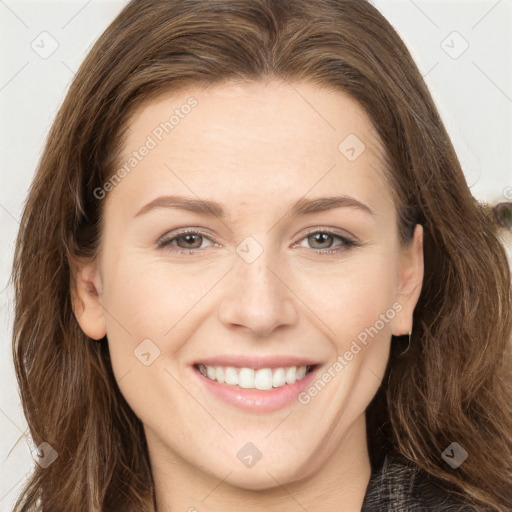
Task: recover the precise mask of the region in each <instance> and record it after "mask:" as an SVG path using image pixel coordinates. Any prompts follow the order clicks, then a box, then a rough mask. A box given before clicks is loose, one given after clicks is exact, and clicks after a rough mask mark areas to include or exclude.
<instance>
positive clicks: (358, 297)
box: [297, 251, 397, 343]
mask: <svg viewBox="0 0 512 512" xmlns="http://www.w3.org/2000/svg"><path fill="white" fill-rule="evenodd" d="M395 265H396V264H395V260H394V259H393V257H392V255H391V254H390V253H389V252H385V251H373V252H371V251H368V252H367V253H365V254H364V255H363V254H362V253H361V257H353V258H351V259H348V258H347V260H346V261H343V262H340V263H339V265H332V266H329V267H324V268H325V269H327V270H326V271H323V272H321V273H320V272H318V271H316V270H311V269H310V270H309V271H302V272H297V275H300V277H299V278H298V281H299V282H300V283H301V285H300V288H299V290H300V291H299V293H298V294H300V296H301V298H303V301H304V303H305V305H306V306H308V308H309V309H311V310H312V311H314V313H316V314H317V316H318V318H319V319H321V320H322V321H323V323H324V324H325V325H326V327H328V328H329V329H328V331H326V332H329V333H330V334H329V337H330V338H332V337H333V336H334V337H336V338H337V339H339V340H340V343H343V341H342V340H345V341H346V340H347V339H352V338H353V337H356V336H357V335H358V334H359V332H361V331H362V330H364V329H365V328H366V327H370V326H373V325H374V324H375V322H376V321H377V320H378V319H379V318H380V315H381V314H386V312H387V311H388V310H389V309H390V308H392V305H393V303H394V301H395V296H396V294H395V290H396V283H397V281H396V268H395ZM379 325H380V324H379ZM386 329H388V324H386ZM386 329H384V330H386Z"/></svg>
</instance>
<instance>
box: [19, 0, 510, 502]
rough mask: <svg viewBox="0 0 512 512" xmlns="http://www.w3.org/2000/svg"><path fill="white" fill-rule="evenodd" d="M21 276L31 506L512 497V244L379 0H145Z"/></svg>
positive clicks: (81, 95)
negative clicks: (34, 451)
mask: <svg viewBox="0 0 512 512" xmlns="http://www.w3.org/2000/svg"><path fill="white" fill-rule="evenodd" d="M317 244H318V245H317ZM14 282H15V286H16V316H15V324H14V351H15V362H16V369H17V375H18V379H19V384H20V388H21V394H22V400H23V404H24V409H25V414H26V416H27V420H28V422H29V426H30V429H31V434H32V436H33V439H34V442H35V443H36V445H38V446H39V447H40V450H39V455H40V459H41V460H39V465H38V467H36V470H35V472H34V475H33V477H32V480H31V481H30V482H29V483H28V485H27V486H26V489H25V491H24V493H23V494H22V495H21V496H20V499H19V502H18V505H17V510H19V511H22V510H23V511H28V510H44V511H52V512H57V511H69V510H73V511H75V510H77V511H78V510H84V511H111V510H112V511H114V510H116V511H117V510H119V511H141V510H142V511H153V510H158V511H160V512H163V511H170V510H172V511H174V510H191V511H192V510H199V511H203V510H210V511H217V510H240V509H243V510H246V511H247V510H262V509H265V510H279V511H288V510H298V509H304V510H311V511H313V510H322V511H328V512H330V511H334V510H336V511H338V510H346V511H352V510H429V509H430V510H497V511H505V510H510V509H511V508H510V505H511V503H512V468H511V461H512V442H511V434H512V414H511V400H510V398H511V376H510V338H511V323H512V318H511V286H510V270H509V267H508V262H507V258H506V254H505V251H504V248H503V246H502V245H501V244H500V241H499V238H498V235H497V232H496V227H495V225H494V224H493V220H492V215H491V212H490V209H489V207H488V206H486V205H481V204H479V203H478V202H477V201H476V200H475V199H474V198H473V197H472V196H471V193H470V191H469V189H468V187H467V184H466V182H465V179H464V176H463V173H462V170H461V168H460V164H459V162H458V160H457V157H456V155H455V152H454V150H453V147H452V145H451V143H450V140H449V138H448V135H447V133H446V131H445V129H444V126H443V124H442V122H441V119H440V117H439V115H438V113H437V110H436V107H435V105H434V103H433V101H432V98H431V96H430V94H429V92H428V90H427V88H426V86H425V84H424V82H423V80H422V78H421V75H420V73H419V72H418V69H417V67H416V66H415V64H414V63H413V61H412V59H411V56H410V54H409V52H408V51H407V49H406V48H405V46H404V44H403V42H402V41H401V40H400V38H399V37H398V35H397V34H396V33H395V31H394V30H393V29H392V27H391V26H390V25H389V23H388V22H387V21H386V20H385V19H384V18H383V17H382V15H380V13H379V12H378V11H377V10H376V9H375V8H374V7H372V6H371V5H370V4H369V3H367V2H366V1H361V0H350V1H327V0H325V1H320V0H318V1H315V2H310V1H308V2H306V1H298V0H297V1H279V2H277V1H274V0H258V1H253V2H242V1H238V0H236V1H227V0H226V1H221V0H215V1H213V2H212V1H210V2H204V1H200V0H188V1H174V2H168V1H165V0H144V1H142V0H138V1H137V0H135V1H132V2H130V3H129V4H128V5H127V6H126V8H125V9H124V10H123V11H122V12H121V14H120V15H119V16H118V17H117V19H116V20H114V22H113V23H112V24H111V26H110V27H109V28H108V29H107V30H106V31H105V33H104V34H103V35H102V36H101V38H100V39H99V40H98V42H97V43H96V45H95V46H94V48H93V49H92V51H91V52H90V54H89V55H88V57H87V58H86V60H85V62H84V63H83V65H82V67H81V68H80V70H79V72H78V73H77V75H76V78H75V80H74V82H73V84H72V86H71V88H70V91H69V93H68V95H67V97H66V99H65V101H64V104H63V106H62V108H61V109H60V111H59V113H58V115H57V118H56V120H55V122H54V125H53V127H52V130H51V132H50V134H49V138H48V142H47V146H46V148H45V150H44V153H43V156H42V159H41V162H40V165H39V168H38V171H37V174H36V177H35V180H34V183H33V186H32V188H31V191H30V194H29V198H28V201H27V205H26V208H25V212H24V216H23V220H22V227H21V229H20V233H19V238H18V243H17V248H16V254H15V264H14ZM43 402H44V404H45V407H44V408H42V407H40V406H39V404H41V403H43ZM43 443H46V444H43ZM48 453H51V454H53V455H52V457H51V458H50V459H49V458H48Z"/></svg>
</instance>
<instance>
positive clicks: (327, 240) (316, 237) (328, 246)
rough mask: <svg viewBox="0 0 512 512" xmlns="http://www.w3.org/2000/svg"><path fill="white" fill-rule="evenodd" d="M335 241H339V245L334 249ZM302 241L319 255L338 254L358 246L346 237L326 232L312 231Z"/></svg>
mask: <svg viewBox="0 0 512 512" xmlns="http://www.w3.org/2000/svg"><path fill="white" fill-rule="evenodd" d="M335 239H337V240H339V242H340V243H339V244H338V245H337V246H335V248H332V247H333V244H334V240H335ZM302 240H306V241H307V242H308V243H309V244H310V245H311V246H312V248H313V249H315V250H316V252H317V253H319V254H320V255H328V254H339V253H341V252H344V251H347V250H349V249H350V248H352V247H356V246H357V245H358V244H357V243H356V242H355V241H354V240H352V239H350V238H347V237H346V236H342V235H340V234H336V233H333V232H331V231H327V230H325V231H324V230H321V231H312V232H310V233H309V234H307V235H306V237H305V238H303V239H302ZM295 246H297V244H295ZM301 247H302V245H301Z"/></svg>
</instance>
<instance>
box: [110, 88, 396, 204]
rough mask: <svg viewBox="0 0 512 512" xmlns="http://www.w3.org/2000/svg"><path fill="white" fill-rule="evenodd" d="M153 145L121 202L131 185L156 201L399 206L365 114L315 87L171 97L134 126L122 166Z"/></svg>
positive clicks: (154, 104) (141, 114) (188, 92)
mask: <svg viewBox="0 0 512 512" xmlns="http://www.w3.org/2000/svg"><path fill="white" fill-rule="evenodd" d="M191 105H193V106H191ZM144 146H147V147H149V146H151V148H150V150H148V151H144V153H145V156H144V157H143V158H140V157H139V160H138V161H137V162H135V161H133V162H132V163H134V164H135V165H133V167H132V169H131V170H130V176H129V177H128V178H129V179H127V180H123V181H126V184H125V183H124V182H123V183H122V184H121V185H122V186H118V187H116V190H114V191H113V192H114V195H115V194H119V193H121V189H125V191H126V192H129V191H128V182H129V183H130V187H131V188H133V189H134V190H136V191H137V194H138V196H141V197H143V198H144V199H146V200H149V199H151V197H152V195H154V193H155V188H166V187H169V188H170V189H172V190H165V192H169V193H173V192H181V193H186V194H187V195H191V194H195V195H197V196H202V197H213V196H215V198H216V199H220V200H222V199H223V198H227V197H238V198H241V199H242V202H243V198H244V197H253V198H255V199H258V200H260V201H261V200H265V201H271V200H273V199H276V200H278V199H279V198H282V201H283V202H287V201H286V199H287V197H286V195H287V194H289V195H290V199H296V198H297V197H300V196H304V195H315V194H317V195H319V194H324V193H326V192H329V193H333V192H340V193H342V192H343V193H345V194H352V195H355V196H358V198H359V199H361V200H362V201H365V202H373V203H381V204H382V206H384V203H386V201H387V202H388V203H389V200H390V194H389V193H386V190H385V188H386V187H387V183H386V181H385V179H384V174H383V173H384V167H383V165H384V164H383V148H382V147H381V144H380V141H379V138H378V136H377V134H376V131H375V129H374V127H373V125H372V123H371V121H370V119H369V118H368V116H367V115H366V113H365V111H364V110H363V109H362V108H361V107H360V105H359V104H358V103H357V102H356V101H354V100H353V99H352V98H350V97H349V96H348V95H346V94H344V93H342V92H340V91H333V90H329V89H326V88H324V87H320V86H318V85H316V84H312V83H308V82H303V83H293V84H292V83H287V82H281V81H275V80H274V81H270V82H266V83H260V82H257V83H235V82H228V83H223V84H216V85H210V86H208V87H206V88H204V87H190V88H187V89H183V90H181V91H179V92H176V93H173V94H166V95H163V96H161V97H159V98H157V99H155V100H153V101H151V102H149V103H148V104H146V105H145V106H144V107H143V108H141V109H140V110H139V111H137V112H136V113H135V114H134V115H133V116H132V117H131V119H130V121H129V127H128V130H127V132H126V137H125V140H124V143H123V151H122V154H121V157H120V162H119V165H120V166H121V165H123V164H126V163H127V162H129V160H130V159H132V160H133V158H134V156H133V155H134V152H135V153H137V152H138V151H139V149H141V148H142V147H144ZM161 191H162V190H161ZM291 191H293V192H291ZM388 192H389V191H388ZM249 207H250V205H249ZM254 207H259V208H260V209H261V203H256V202H255V203H254Z"/></svg>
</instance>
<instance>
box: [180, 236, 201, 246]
mask: <svg viewBox="0 0 512 512" xmlns="http://www.w3.org/2000/svg"><path fill="white" fill-rule="evenodd" d="M200 237H201V235H192V234H187V235H184V236H183V238H185V242H186V244H193V243H194V238H196V242H197V240H199V239H200Z"/></svg>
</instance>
